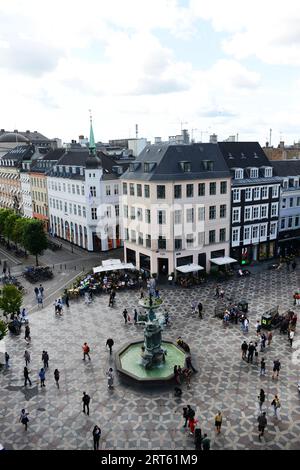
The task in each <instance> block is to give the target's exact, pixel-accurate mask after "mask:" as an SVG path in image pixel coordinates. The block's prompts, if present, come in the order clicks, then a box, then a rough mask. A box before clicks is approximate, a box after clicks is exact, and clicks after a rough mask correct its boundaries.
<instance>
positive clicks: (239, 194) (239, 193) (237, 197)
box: [232, 189, 241, 202]
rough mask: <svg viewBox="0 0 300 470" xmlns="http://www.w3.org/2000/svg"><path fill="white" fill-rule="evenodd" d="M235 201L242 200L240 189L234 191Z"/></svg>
mask: <svg viewBox="0 0 300 470" xmlns="http://www.w3.org/2000/svg"><path fill="white" fill-rule="evenodd" d="M232 198H233V202H240V201H241V191H240V190H239V189H234V190H233V192H232Z"/></svg>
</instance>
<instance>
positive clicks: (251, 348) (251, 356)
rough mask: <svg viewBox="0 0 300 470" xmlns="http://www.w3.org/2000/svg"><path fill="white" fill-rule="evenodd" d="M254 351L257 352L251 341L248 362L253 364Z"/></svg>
mask: <svg viewBox="0 0 300 470" xmlns="http://www.w3.org/2000/svg"><path fill="white" fill-rule="evenodd" d="M254 351H255V346H254V344H253V343H252V341H250V343H249V347H248V360H247V362H251V363H252V362H253V354H254Z"/></svg>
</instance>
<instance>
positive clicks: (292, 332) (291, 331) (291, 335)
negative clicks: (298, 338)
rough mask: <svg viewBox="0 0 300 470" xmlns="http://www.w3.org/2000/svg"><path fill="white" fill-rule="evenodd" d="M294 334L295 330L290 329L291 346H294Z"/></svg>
mask: <svg viewBox="0 0 300 470" xmlns="http://www.w3.org/2000/svg"><path fill="white" fill-rule="evenodd" d="M294 335H295V333H294V331H293V330H290V332H289V342H290V345H291V346H293V339H294Z"/></svg>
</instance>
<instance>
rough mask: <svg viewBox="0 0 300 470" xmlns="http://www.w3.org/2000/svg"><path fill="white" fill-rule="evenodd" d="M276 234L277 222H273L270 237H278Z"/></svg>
mask: <svg viewBox="0 0 300 470" xmlns="http://www.w3.org/2000/svg"><path fill="white" fill-rule="evenodd" d="M276 234H277V222H271V224H270V237H273V238H276Z"/></svg>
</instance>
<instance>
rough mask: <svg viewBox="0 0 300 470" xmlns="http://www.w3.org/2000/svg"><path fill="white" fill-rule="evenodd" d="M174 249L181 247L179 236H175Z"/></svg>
mask: <svg viewBox="0 0 300 470" xmlns="http://www.w3.org/2000/svg"><path fill="white" fill-rule="evenodd" d="M174 247H175V250H181V249H182V239H181V238H175V245H174Z"/></svg>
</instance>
